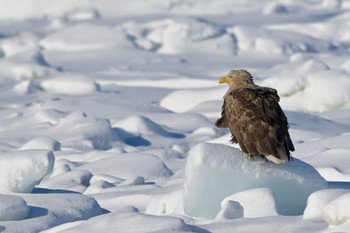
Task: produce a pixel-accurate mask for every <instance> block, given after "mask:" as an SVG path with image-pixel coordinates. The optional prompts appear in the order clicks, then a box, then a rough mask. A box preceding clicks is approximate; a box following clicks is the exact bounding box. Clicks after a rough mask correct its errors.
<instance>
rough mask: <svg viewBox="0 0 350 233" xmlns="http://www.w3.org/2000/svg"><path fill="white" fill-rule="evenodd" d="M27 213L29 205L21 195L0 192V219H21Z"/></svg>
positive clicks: (25, 216)
mask: <svg viewBox="0 0 350 233" xmlns="http://www.w3.org/2000/svg"><path fill="white" fill-rule="evenodd" d="M28 213H29V207H28V205H27V203H26V202H25V201H24V200H23V199H22V198H21V197H18V196H14V195H4V194H0V221H13V220H22V219H25V218H27V216H28Z"/></svg>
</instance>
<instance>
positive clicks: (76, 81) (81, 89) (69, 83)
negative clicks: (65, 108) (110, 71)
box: [40, 74, 99, 95]
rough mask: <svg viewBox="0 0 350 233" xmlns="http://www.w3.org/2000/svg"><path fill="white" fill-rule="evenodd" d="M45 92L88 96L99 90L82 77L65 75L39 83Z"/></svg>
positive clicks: (96, 85)
mask: <svg viewBox="0 0 350 233" xmlns="http://www.w3.org/2000/svg"><path fill="white" fill-rule="evenodd" d="M40 86H41V87H42V88H43V89H44V90H45V91H47V92H50V93H59V94H67V95H88V94H92V93H94V92H96V91H98V90H99V86H98V84H97V83H96V82H95V81H94V80H92V79H91V78H89V77H86V76H83V75H74V74H65V75H60V76H57V77H53V78H50V79H46V80H44V81H42V82H41V83H40Z"/></svg>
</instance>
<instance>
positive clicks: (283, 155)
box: [265, 145, 290, 164]
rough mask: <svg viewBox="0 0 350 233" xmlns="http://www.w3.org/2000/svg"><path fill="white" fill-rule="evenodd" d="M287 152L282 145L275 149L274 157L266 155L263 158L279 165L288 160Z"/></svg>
mask: <svg viewBox="0 0 350 233" xmlns="http://www.w3.org/2000/svg"><path fill="white" fill-rule="evenodd" d="M288 152H289V151H287V150H286V148H285V147H284V145H281V146H278V147H277V149H276V154H275V155H266V156H265V157H266V159H267V160H269V161H271V162H273V163H276V164H281V163H285V162H287V161H288V160H290V155H289V153H288Z"/></svg>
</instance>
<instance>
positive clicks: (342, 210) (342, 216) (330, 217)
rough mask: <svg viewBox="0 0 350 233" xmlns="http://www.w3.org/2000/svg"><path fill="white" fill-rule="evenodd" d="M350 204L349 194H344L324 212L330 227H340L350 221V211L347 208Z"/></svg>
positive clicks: (327, 206) (326, 207) (328, 205)
mask: <svg viewBox="0 0 350 233" xmlns="http://www.w3.org/2000/svg"><path fill="white" fill-rule="evenodd" d="M349 204H350V195H349V193H347V194H344V195H342V196H340V197H338V198H336V199H335V200H333V201H332V202H330V203H329V204H327V205H326V206H325V208H324V210H323V218H324V219H325V220H326V222H327V223H328V224H329V225H340V224H343V223H344V222H346V221H348V220H349V219H350V211H349V208H347V207H348V206H349Z"/></svg>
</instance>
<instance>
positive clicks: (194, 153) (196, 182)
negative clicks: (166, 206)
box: [184, 143, 327, 218]
mask: <svg viewBox="0 0 350 233" xmlns="http://www.w3.org/2000/svg"><path fill="white" fill-rule="evenodd" d="M184 185H185V186H184V209H185V213H186V214H188V215H190V216H194V217H202V218H213V217H215V215H216V214H217V213H218V212H219V210H220V202H221V201H222V200H223V199H224V198H226V197H227V196H229V195H232V194H235V193H238V192H241V191H244V190H248V189H256V188H269V189H270V190H271V191H272V193H273V196H274V200H275V203H276V211H277V213H278V214H282V215H299V214H302V213H303V211H304V208H305V206H306V201H307V198H308V196H309V195H310V194H311V193H313V192H314V191H317V190H320V189H325V188H326V187H327V183H326V181H325V180H324V179H323V178H322V177H321V176H320V175H319V174H318V172H317V171H316V170H315V169H314V168H313V167H312V166H310V165H309V164H307V163H304V162H302V161H300V160H298V159H295V158H294V159H293V161H292V162H289V163H286V164H283V165H276V164H273V163H270V162H266V161H265V160H263V159H254V160H249V159H247V157H246V155H245V154H243V152H242V151H240V150H238V149H236V148H232V147H229V146H224V145H220V144H208V143H203V144H198V145H197V146H195V147H194V148H193V149H192V150H191V151H190V152H189V157H188V159H187V163H186V168H185V184H184ZM213 190H215V191H214V192H213ZM268 198H269V199H271V196H268ZM203 203H206V205H203Z"/></svg>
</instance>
